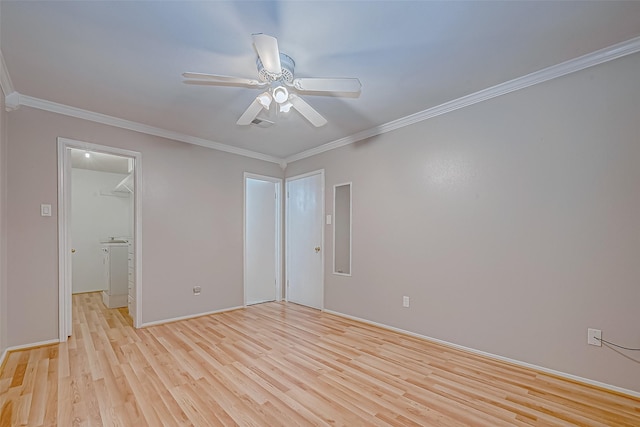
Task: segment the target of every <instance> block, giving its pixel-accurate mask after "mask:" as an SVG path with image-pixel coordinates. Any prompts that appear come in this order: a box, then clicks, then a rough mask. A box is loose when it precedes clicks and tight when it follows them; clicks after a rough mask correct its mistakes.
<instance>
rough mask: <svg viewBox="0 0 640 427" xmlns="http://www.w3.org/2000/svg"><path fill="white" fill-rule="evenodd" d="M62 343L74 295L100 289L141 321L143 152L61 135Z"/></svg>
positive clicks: (106, 302) (108, 299) (108, 303)
mask: <svg viewBox="0 0 640 427" xmlns="http://www.w3.org/2000/svg"><path fill="white" fill-rule="evenodd" d="M58 155H59V158H58V168H59V182H58V223H59V263H60V277H59V280H60V316H59V318H60V341H66V339H67V337H69V336H71V334H72V323H73V319H72V295H73V294H80V293H87V292H96V293H99V294H100V297H101V298H100V299H101V300H102V302H103V303H104V305H105V306H106V307H107V308H121V309H123V310H125V312H126V313H128V314H129V315H130V316H131V319H132V323H133V325H134V326H137V325H139V324H140V310H139V307H140V305H141V304H140V294H141V290H140V285H141V282H140V257H139V253H140V247H141V242H140V235H141V233H140V218H141V215H140V197H139V195H138V193H139V192H138V191H136V188H139V185H137V184H138V182H139V179H140V178H139V177H140V173H141V171H140V167H141V165H140V153H137V152H131V151H127V150H121V149H115V148H112V147H107V146H99V145H96V144H90V143H84V142H80V141H73V140H68V139H65V138H59V139H58Z"/></svg>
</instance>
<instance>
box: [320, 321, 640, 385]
mask: <svg viewBox="0 0 640 427" xmlns="http://www.w3.org/2000/svg"><path fill="white" fill-rule="evenodd" d="M322 311H323V312H325V313H328V314H333V315H334V316H339V317H343V318H345V319H350V320H355V321H356V322H362V323H365V324H367V325H373V326H377V327H379V328H382V329H386V330H389V331H393V332H398V333H400V334H404V335H409V336H411V337H415V338H420V339H423V340H426V341H430V342H434V343H436V344H441V345H444V346H447V347H450V348H454V349H456V350H461V351H466V352H468V353H472V354H477V355H479V356H484V357H487V358H489V359H494V360H499V361H501V362H507V363H511V364H513V365H517V366H521V367H523V368H528V369H534V370H536V371H540V372H544V373H546V374H551V375H555V376H557V377H561V378H565V379H568V380H571V381H576V382H579V383H583V384H587V385H591V386H594V387H599V388H603V389H605V390H609V391H613V392H616V393H621V394H626V395H628V396H632V397H636V398H640V391H634V390H629V389H626V388H622V387H618V386H615V385H611V384H607V383H602V382H600V381H595V380H591V379H589V378H584V377H579V376H577V375H573V374H568V373H566V372H561V371H556V370H554V369H549V368H545V367H543V366H538V365H534V364H532V363H527V362H522V361H520V360H516V359H510V358H508V357H504V356H499V355H497V354H493V353H487V352H486V351H481V350H476V349H474V348H470V347H465V346H463V345H459V344H454V343H451V342H448V341H443V340H440V339H437V338H432V337H429V336H426V335H421V334H417V333H415V332H411V331H406V330H404V329H400V328H395V327H393V326H389V325H385V324H383V323H378V322H373V321H371V320H367V319H362V318H360V317H355V316H350V315H348V314H344V313H340V312H339V311H333V310H322Z"/></svg>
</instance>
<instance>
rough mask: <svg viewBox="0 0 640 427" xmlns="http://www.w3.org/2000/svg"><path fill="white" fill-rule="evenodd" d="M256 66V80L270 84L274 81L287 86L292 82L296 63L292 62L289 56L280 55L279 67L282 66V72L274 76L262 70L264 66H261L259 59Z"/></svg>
mask: <svg viewBox="0 0 640 427" xmlns="http://www.w3.org/2000/svg"><path fill="white" fill-rule="evenodd" d="M256 64H257V66H258V79H259V80H260V81H262V82H270V83H271V82H276V81H282V82H284V83H289V84H290V83H291V82H293V69H294V68H295V66H296V63H295V62H294V60H293V58H291V57H290V56H289V55H285V54H284V53H280V65H281V66H282V71H281V73H280V74H274V73H271V72H269V71H267V70H266V69H265V68H264V65H262V61H261V60H260V57H258V60H257V61H256Z"/></svg>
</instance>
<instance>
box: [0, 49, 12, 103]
mask: <svg viewBox="0 0 640 427" xmlns="http://www.w3.org/2000/svg"><path fill="white" fill-rule="evenodd" d="M0 89H2V93H4V95H5V96H8V95H10V94H12V93H13V92H15V89H14V88H13V83H11V77H10V76H9V70H8V69H7V64H6V63H5V62H4V56H2V51H1V50H0Z"/></svg>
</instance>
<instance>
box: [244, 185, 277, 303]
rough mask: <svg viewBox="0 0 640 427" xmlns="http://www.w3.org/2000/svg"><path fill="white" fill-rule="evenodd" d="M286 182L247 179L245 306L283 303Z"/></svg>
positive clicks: (245, 192)
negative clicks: (283, 221)
mask: <svg viewBox="0 0 640 427" xmlns="http://www.w3.org/2000/svg"><path fill="white" fill-rule="evenodd" d="M281 193H282V180H281V179H279V178H272V177H267V176H261V175H254V174H249V173H245V176H244V305H245V306H246V305H251V304H259V303H262V302H267V301H280V300H281V299H282V290H281V289H282V286H281V279H280V278H281V275H282V274H281V271H282V261H281V259H282V257H281V253H282V249H281V248H282V245H281V240H282V239H281V237H280V236H281V234H282V233H281V222H282V215H281V211H282V201H281V200H282V198H281Z"/></svg>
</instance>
